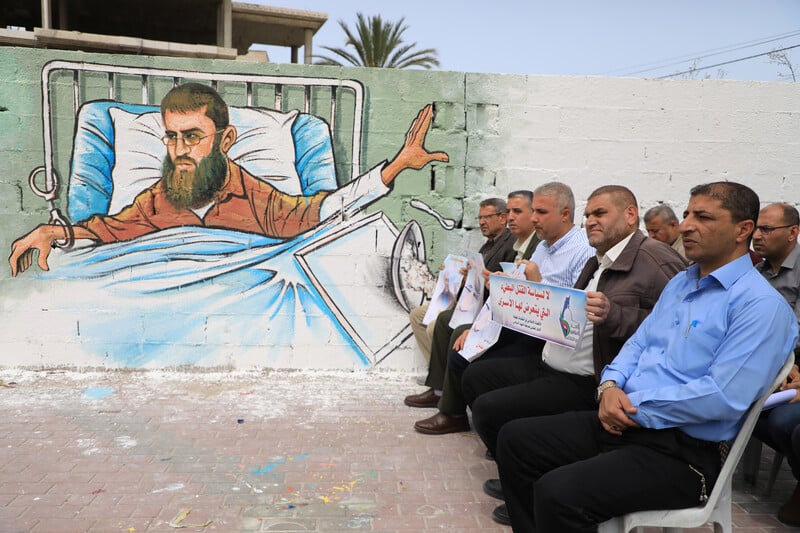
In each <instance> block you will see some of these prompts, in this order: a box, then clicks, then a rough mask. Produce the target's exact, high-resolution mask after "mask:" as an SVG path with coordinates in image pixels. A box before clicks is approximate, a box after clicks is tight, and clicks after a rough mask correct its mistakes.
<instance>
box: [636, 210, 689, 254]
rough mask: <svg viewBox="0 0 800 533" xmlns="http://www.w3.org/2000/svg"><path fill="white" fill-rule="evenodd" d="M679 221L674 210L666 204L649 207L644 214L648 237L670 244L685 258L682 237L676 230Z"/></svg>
mask: <svg viewBox="0 0 800 533" xmlns="http://www.w3.org/2000/svg"><path fill="white" fill-rule="evenodd" d="M679 223H680V222H679V221H678V217H677V216H676V215H675V211H673V210H672V208H671V207H670V206H668V205H657V206H655V207H651V208H650V209H648V210H647V212H646V213H645V214H644V226H645V228H647V234H648V235H649V236H650V238H651V239H655V240H657V241H661V242H663V243H666V244H668V245H669V246H672V249H673V250H675V251H676V252H678V253H679V254H681V257H684V258H685V257H686V254H685V251H684V249H683V239H681V232H680V231H678V224H679Z"/></svg>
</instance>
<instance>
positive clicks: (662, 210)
mask: <svg viewBox="0 0 800 533" xmlns="http://www.w3.org/2000/svg"><path fill="white" fill-rule="evenodd" d="M656 217H658V218H660V219H661V221H662V222H676V223H678V222H680V220H678V216H677V215H676V214H675V211H673V210H672V208H671V207H670V206H668V205H664V204H660V205H657V206H655V207H651V208H650V209H648V210H647V212H646V213H645V214H644V223H645V224H647V223H648V222H650V221H651V220H653V219H654V218H656Z"/></svg>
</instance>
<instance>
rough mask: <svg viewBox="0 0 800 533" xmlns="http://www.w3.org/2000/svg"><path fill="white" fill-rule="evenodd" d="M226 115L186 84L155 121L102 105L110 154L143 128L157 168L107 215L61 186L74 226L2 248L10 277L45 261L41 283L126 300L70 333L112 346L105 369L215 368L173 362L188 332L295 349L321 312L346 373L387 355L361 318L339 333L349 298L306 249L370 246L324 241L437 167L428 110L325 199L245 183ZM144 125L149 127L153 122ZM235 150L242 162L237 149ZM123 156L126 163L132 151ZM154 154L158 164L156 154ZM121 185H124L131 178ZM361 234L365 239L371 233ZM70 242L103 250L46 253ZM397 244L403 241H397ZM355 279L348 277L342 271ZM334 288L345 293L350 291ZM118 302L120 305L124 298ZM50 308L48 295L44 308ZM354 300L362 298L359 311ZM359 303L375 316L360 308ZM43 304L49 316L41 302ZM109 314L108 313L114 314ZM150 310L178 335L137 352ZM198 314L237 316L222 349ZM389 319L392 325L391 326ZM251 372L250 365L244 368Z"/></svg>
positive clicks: (195, 359)
mask: <svg viewBox="0 0 800 533" xmlns="http://www.w3.org/2000/svg"><path fill="white" fill-rule="evenodd" d="M114 105H116V104H114ZM230 110H231V114H232V115H233V113H237V112H238V113H241V112H242V111H241V109H238V110H237V109H235V108H230ZM228 111H229V109H228V107H227V106H226V105H225V103H224V101H223V100H222V99H221V97H220V96H219V95H218V94H217V93H216V91H214V90H213V89H211V88H210V87H208V86H205V85H200V84H186V85H182V86H178V87H176V88H174V89H173V90H172V91H170V92H169V93H168V95H167V96H165V97H164V100H163V101H162V105H161V112H160V113H157V112H153V111H150V112H149V113H142V114H139V115H137V114H135V113H127V112H125V111H123V110H121V109H118V108H113V107H112V108H110V109H109V108H107V109H104V113H105V114H106V115H108V114H109V113H110V115H111V118H112V119H113V120H114V126H115V128H116V130H117V131H116V136H117V139H115V141H114V142H113V145H114V146H115V147H117V146H119V145H121V144H122V142H121V139H120V136H121V135H122V131H123V130H122V128H121V125H122V124H123V122H125V121H133V122H136V121H142V120H145V119H147V120H149V121H150V123H149V124H148V125H146V126H142V124H139V125H138V126H139V127H140V128H141V127H144V128H145V129H149V130H152V131H151V134H152V135H151V137H152V136H153V135H158V136H159V137H160V139H159V141H160V142H161V143H163V145H165V146H166V152H167V157H166V158H164V160H163V163H162V169H161V176H160V177H158V176H157V177H155V178H152V177H151V181H150V182H149V183H148V182H147V181H144V180H142V181H141V182H139V183H138V190H137V191H136V192H138V194H131V195H130V197H129V198H132V200H130V199H128V200H127V201H125V203H122V204H121V205H120V203H121V200H120V199H119V198H114V197H110V195H109V194H106V195H105V196H109V197H108V198H104V199H103V200H102V201H101V202H100V204H98V203H97V202H96V201H94V200H92V201H90V202H89V204H91V205H86V202H87V201H86V200H85V198H84V197H83V196H82V195H80V196H79V195H78V193H79V192H80V191H81V190H82V189H86V190H94V189H97V188H99V186H98V185H97V184H95V183H90V184H89V185H87V184H86V183H84V182H81V181H80V180H75V178H74V177H73V178H71V179H72V181H71V183H70V197H69V202H70V211H69V212H70V218H72V219H73V220H78V221H79V222H77V223H76V224H74V225H72V226H64V225H59V224H43V225H40V226H38V227H37V228H35V229H34V230H33V231H31V232H30V233H28V234H27V235H25V236H23V237H21V238H20V239H18V240H17V241H15V242H14V243H13V245H12V252H11V255H10V257H9V263H10V265H11V271H12V274H13V275H14V276H16V275H17V274H19V273H21V272H23V271H25V270H26V269H28V268H29V267H30V266H31V264H32V263H33V260H34V257H35V252H36V251H38V253H39V258H38V264H39V266H40V268H41V269H42V270H44V271H49V269H50V264H49V263H48V259H50V263H52V262H53V257H55V261H56V265H55V268H54V269H53V270H52V271H51V272H44V273H42V274H40V275H39V276H40V277H41V278H43V279H54V280H64V279H69V280H70V281H73V280H83V281H85V282H86V283H87V286H91V287H92V288H98V286H99V287H100V288H101V289H105V288H107V287H113V288H114V289H115V290H114V291H112V292H114V293H117V294H127V296H129V298H127V299H126V300H125V301H124V302H123V301H119V300H118V301H115V302H114V303H112V304H111V305H112V306H113V309H114V312H113V313H91V314H89V315H88V316H85V317H84V319H83V322H82V323H81V328H82V331H83V334H84V336H86V328H92V329H93V330H94V333H95V335H96V336H97V337H98V338H101V342H100V344H102V343H103V342H105V341H106V340H108V341H109V342H113V343H114V344H115V345H117V347H116V348H115V350H114V354H115V355H114V357H115V358H116V361H114V363H116V364H122V365H124V366H142V365H148V364H195V363H201V364H202V363H207V364H219V363H220V362H221V361H220V360H219V356H218V355H209V354H211V352H213V351H214V350H213V349H211V348H210V349H209V350H206V352H205V355H204V351H203V350H198V349H196V347H192V348H191V349H186V350H184V351H183V352H181V350H176V344H175V343H176V342H179V339H183V338H186V337H188V338H191V337H192V335H193V333H192V332H193V331H195V332H202V336H203V342H207V343H210V344H213V343H215V342H216V343H217V344H224V343H225V342H235V343H236V344H238V345H240V346H241V345H242V344H243V345H245V346H259V345H264V344H267V345H278V346H284V347H285V346H295V345H296V344H297V341H298V339H309V338H315V337H319V332H321V331H330V327H326V326H323V325H321V324H320V323H319V321H320V320H321V319H324V318H325V316H326V315H327V318H329V319H335V320H338V322H339V323H340V324H339V326H338V328H334V329H335V330H338V333H339V335H340V337H341V338H339V339H338V340H337V338H336V334H333V333H327V335H328V337H329V338H328V339H327V340H326V339H323V341H325V342H328V343H329V344H330V343H333V344H343V345H348V344H349V345H350V348H351V349H352V351H353V353H355V354H356V360H357V361H358V366H364V365H369V364H375V363H377V362H379V360H380V359H381V358H383V357H385V356H386V355H387V354H388V352H390V351H391V349H393V348H394V347H396V346H397V343H398V342H399V340H397V339H395V342H394V343H393V344H392V342H387V339H386V338H385V337H386V331H385V329H386V328H385V327H384V328H382V327H380V322H378V323H376V324H371V323H369V317H367V318H366V319H363V318H362V319H359V320H361V322H364V323H359V324H355V325H353V324H350V322H352V321H351V319H350V316H351V315H355V314H357V313H356V312H355V311H356V310H355V309H348V305H349V301H352V300H353V298H352V297H350V296H347V297H342V296H341V294H339V295H337V291H338V292H339V293H341V292H342V291H344V290H345V289H342V288H341V287H337V284H338V283H340V282H339V281H337V280H335V279H332V278H333V275H332V274H331V272H332V271H336V270H340V268H341V266H342V262H341V260H340V261H339V262H338V263H337V262H333V263H332V262H331V261H330V260H329V259H328V258H325V257H317V258H314V257H313V255H312V254H313V251H314V250H316V249H318V246H317V245H316V244H315V243H317V242H323V240H324V239H326V238H327V237H326V232H327V233H328V234H329V235H332V239H331V240H330V244H326V245H327V246H328V247H329V248H332V254H331V255H333V256H336V255H337V254H339V255H341V254H342V253H343V252H344V253H347V252H346V249H347V246H353V245H354V242H353V241H354V240H355V241H356V242H355V246H356V247H358V246H359V245H360V244H363V242H364V241H366V240H369V241H375V239H376V236H375V235H372V236H371V237H369V236H368V235H367V234H368V232H363V233H364V234H365V235H364V236H363V237H359V236H357V235H347V237H348V238H350V237H353V238H352V239H349V241H350V242H347V243H341V242H339V243H337V240H338V241H342V239H339V238H338V237H339V233H341V231H343V230H341V228H340V226H341V224H337V221H339V220H347V219H348V218H349V217H351V216H353V215H355V214H356V213H358V212H359V211H360V210H362V209H363V208H364V207H365V206H366V205H368V204H369V203H371V202H373V201H375V200H376V199H378V198H380V197H382V196H384V195H386V194H388V193H389V191H390V187H391V184H392V182H393V181H394V179H395V178H396V177H397V175H398V174H399V173H400V172H402V171H403V170H405V169H421V168H423V167H424V166H426V165H427V164H428V163H431V162H434V161H441V162H446V161H448V156H447V154H445V153H443V152H428V151H427V150H426V149H425V148H424V141H425V136H426V134H427V131H428V128H429V126H430V123H431V120H432V107H431V106H430V105H428V106H426V107H425V108H423V109H422V110H421V111H420V113H419V115H418V116H417V117H416V119H415V120H414V121H413V123H412V125H411V127H410V128H409V130H408V133H407V135H406V139H405V143H404V145H403V147H402V148H401V149H400V151H399V152H398V153H397V155H396V156H395V158H394V159H393V160H391V161H390V162H388V163H384V164H382V165H378V166H377V167H375V168H374V169H373V170H371V171H370V172H368V173H367V174H365V175H363V176H361V177H359V178H356V179H355V180H353V181H351V182H350V183H348V184H346V185H344V186H342V187H341V188H339V189H335V185H334V186H331V184H330V182H329V183H328V184H327V185H321V184H314V183H310V184H309V183H308V181H309V179H305V182H304V183H303V184H301V185H297V186H295V185H293V184H292V183H273V184H270V183H268V182H267V181H265V180H262V179H259V178H260V177H261V176H258V177H255V176H253V175H252V173H251V172H249V171H248V170H245V169H244V168H242V167H243V166H240V165H239V164H237V163H236V162H234V161H233V159H234V157H233V152H235V151H236V150H237V149H238V153H237V156H238V157H237V158H236V160H237V161H239V162H243V161H246V160H247V155H248V154H247V153H243V148H242V145H245V146H246V139H245V140H244V141H245V142H241V140H240V142H239V143H236V141H237V134H238V135H239V136H240V138H241V137H243V136H244V135H249V133H245V134H244V135H243V134H241V133H238V132H237V128H236V127H234V126H233V125H232V124H229V116H228V115H229V114H228ZM250 111H251V112H253V110H250ZM259 111H261V110H256V111H254V112H259ZM158 118H161V119H162V120H163V125H162V124H161V122H160V121H158V120H157V119H158ZM231 118H233V117H231ZM291 119H292V120H294V119H295V115H291ZM279 120H284V119H279ZM298 120H299V119H298ZM231 123H233V120H231ZM79 129H80V127H79ZM88 129H89V130H92V129H94V126H90V127H89V128H88ZM159 129H160V131H158V130H159ZM162 135H163V137H161V136H162ZM77 142H78V141H77V140H76V143H77ZM328 142H329V140H328ZM76 149H77V146H76ZM244 150H245V152H246V148H245V149H244ZM131 151H132V152H134V153H135V152H137V151H142V148H141V147H139V148H138V149H137V148H134V149H132V150H131ZM150 151H152V150H149V151H147V152H150ZM160 153H162V154H163V150H162V151H161V152H160ZM138 155H142V154H138ZM144 155H147V156H149V157H153V156H155V154H151V153H147V154H144ZM116 157H117V160H116V162H115V163H114V170H115V172H116V171H119V168H118V167H123V166H125V161H123V160H122V159H124V158H125V157H127V156H126V155H125V154H116ZM292 163H294V161H292ZM137 165H139V163H135V164H128V166H129V170H130V171H132V172H133V173H134V174H135V173H136V172H135V171H136V167H137ZM87 166H88V167H94V166H96V164H95V163H90V164H88V165H87ZM256 167H257V165H256ZM73 174H75V172H74V169H73ZM150 174H152V171H150ZM84 181H85V180H84ZM153 181H155V183H153ZM117 183H118V182H117V180H116V178H114V187H117V188H119V189H122V188H123V187H122V186H119V185H117ZM143 183H144V185H142V184H143ZM125 187H127V188H128V189H131V188H135V187H137V183H136V180H134V183H129V184H128V185H126V186H125ZM115 204H116V205H115ZM97 205H100V207H97ZM103 208H105V209H106V210H107V211H106V212H108V213H114V214H95V213H97V212H98V209H99V210H100V212H101V213H102V212H103V211H102V209H103ZM376 215H378V214H376ZM380 215H381V216H382V214H380ZM383 220H384V221H385V217H384V218H383ZM347 231H350V230H349V229H348V230H347ZM370 231H373V233H374V231H375V230H374V229H373V230H370ZM378 231H381V230H380V229H379V230H378ZM392 231H393V232H395V235H396V230H395V229H394V227H392V228H391V229H390V231H389V233H390V235H389V236H391V232H392ZM70 232H72V233H73V235H70ZM354 233H355V232H354ZM384 233H386V232H384ZM384 237H386V235H384ZM417 237H421V236H420V235H418V236H417ZM65 238H66V239H65ZM73 238H74V239H75V240H77V241H80V240H83V239H89V240H90V241H91V242H94V243H105V244H106V246H91V247H89V248H79V249H77V250H72V251H70V252H67V253H58V254H55V255H54V256H51V251H52V250H53V248H54V244H55V243H57V242H59V241H61V242H63V241H64V240H73ZM402 238H403V235H401V236H400V238H399V239H398V240H401V239H402ZM358 239H360V241H358ZM384 240H385V239H384ZM309 242H311V243H314V244H309ZM325 242H328V241H325ZM307 250H312V251H311V252H309V253H307V254H305V252H306V251H307ZM389 253H390V254H391V253H392V252H391V251H390V252H389ZM304 254H305V255H304ZM374 255H380V254H374ZM298 258H299V259H300V260H302V262H303V265H302V268H300V267H298V264H297V263H298V261H299V260H298ZM345 262H346V260H345ZM167 263H169V266H168V267H167V266H166V264H167ZM358 268H360V266H356V267H355V270H356V271H357V270H358ZM381 268H382V267H381ZM375 269H378V268H377V266H376V268H375ZM351 274H352V272H351ZM309 277H311V278H313V279H312V280H311V283H310V284H313V285H314V286H315V287H316V288H317V289H318V292H320V293H323V296H322V300H324V301H321V299H320V297H319V296H318V295H316V294H312V293H313V290H312V289H310V288H309V279H308V278H309ZM207 282H212V283H207ZM69 290H70V291H71V292H72V294H64V295H62V296H61V297H62V298H64V300H65V301H66V300H68V299H74V298H75V294H74V293H75V288H74V286H72V287H70V289H69ZM348 290H350V291H351V292H352V290H353V288H352V287H351V288H350V289H348ZM355 290H358V289H355ZM176 291H181V292H180V298H175V297H174V296H175V294H176ZM131 295H133V296H134V298H130V296H131ZM170 295H171V297H170ZM52 297H55V296H51V297H49V298H52ZM109 297H110V296H109V294H108V291H105V292H104V293H103V294H102V298H103V299H105V298H109ZM362 298H363V297H362ZM365 301H367V300H363V299H362V303H363V302H365ZM70 302H71V300H70ZM371 304H372V305H373V306H374V305H375V302H374V300H373V302H371ZM48 305H51V304H50V302H49V301H48ZM395 305H396V304H395ZM197 308H201V309H204V310H205V311H204V312H205V313H206V314H205V315H204V314H203V313H202V312H201V313H198V312H195V311H194V309H197ZM117 309H121V311H120V312H119V313H118V312H117ZM154 309H159V310H162V311H163V314H164V315H172V316H175V315H179V316H181V318H182V323H181V327H180V331H177V330H176V331H173V332H171V333H164V334H163V335H162V337H161V338H157V339H153V338H151V339H150V340H151V341H152V342H150V343H149V344H148V347H147V348H145V347H144V346H143V343H142V341H141V335H142V334H141V331H142V329H145V330H148V334H149V335H156V336H158V335H159V333H155V334H154V333H152V331H154V330H156V331H157V330H158V329H159V328H158V327H156V328H154V327H152V326H150V327H148V325H147V324H146V323H145V324H137V325H136V326H135V327H134V326H133V325H131V323H132V322H137V321H138V320H145V322H146V321H147V320H148V318H147V317H150V320H153V321H157V320H158V313H155V314H154V313H153V310H154ZM187 309H191V311H187ZM331 309H333V310H331ZM212 314H214V315H217V316H230V315H233V316H235V317H239V319H238V320H234V321H230V320H226V325H225V332H224V334H221V335H220V336H221V337H224V339H223V340H218V339H217V340H214V339H211V340H209V338H210V337H213V336H214V335H213V333H209V330H211V329H213V328H211V327H210V325H209V320H210V319H209V316H212ZM107 315H109V316H107ZM334 315H335V316H334ZM142 317H144V318H142ZM241 317H245V319H244V320H242V319H241ZM132 319H133V320H132ZM264 319H266V322H264ZM402 319H403V320H404V321H405V316H404V315H403V316H402ZM365 320H366V322H365ZM169 321H170V320H169V319H167V322H169ZM162 323H163V317H162ZM342 330H343V331H342ZM110 332H113V334H112V333H110ZM395 333H396V332H394V333H391V335H394V334H395ZM90 335H91V333H90ZM198 335H199V333H198ZM111 337H113V339H112V338H111ZM126 345H128V346H130V350H128V351H127V352H126V351H125V350H124V349H123V350H120V349H119V346H123V347H124V346H126ZM100 351H102V349H101V350H100ZM276 352H277V351H276ZM106 357H108V355H107V352H106ZM223 362H225V363H230V361H228V360H225V361H223ZM264 362H265V361H263V360H257V361H254V363H256V364H264ZM272 362H273V363H276V361H272ZM267 363H269V361H267ZM295 363H296V362H295ZM300 364H302V362H301V363H300ZM331 364H334V365H335V364H336V363H333V362H332V363H331Z"/></svg>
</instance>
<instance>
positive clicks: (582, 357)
mask: <svg viewBox="0 0 800 533" xmlns="http://www.w3.org/2000/svg"><path fill="white" fill-rule="evenodd" d="M631 237H633V233H631V234H630V235H628V236H627V237H625V238H624V239H622V240H621V241H619V242H618V243H617V244H615V245H614V246H613V247H612V248H611V249H610V250H609V251H607V252H606V253H605V254H604V255H599V254H598V255H597V261H598V263H599V266H598V268H597V270H595V272H594V275H593V276H592V279H590V280H589V284H588V285H587V286H586V289H584V290H586V291H596V290H597V284H598V282H599V281H600V275H601V274H602V273H603V271H604V270H605V269H606V268H608V267H610V266H611V265H612V264H613V263H614V261H616V259H617V257H619V254H621V253H622V250H624V249H625V247H626V246H627V245H628V242H629V241H630V240H631ZM593 335H594V323H593V322H591V321H590V320H587V321H586V326H585V327H584V328H583V335H581V339H580V341H579V342H578V346H577V348H575V349H574V350H572V349H570V348H567V347H566V346H562V345H560V344H555V343H552V342H546V343H545V345H544V348H543V349H542V361H544V362H545V364H546V365H547V366H549V367H550V368H552V369H553V370H558V371H561V372H567V373H570V374H576V375H578V376H591V375H594V355H593V349H592V341H593Z"/></svg>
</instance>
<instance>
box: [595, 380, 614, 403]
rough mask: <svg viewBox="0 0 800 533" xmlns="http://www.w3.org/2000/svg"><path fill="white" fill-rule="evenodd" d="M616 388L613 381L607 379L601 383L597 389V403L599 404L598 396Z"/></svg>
mask: <svg viewBox="0 0 800 533" xmlns="http://www.w3.org/2000/svg"><path fill="white" fill-rule="evenodd" d="M616 386H617V382H616V381H614V380H613V379H607V380H605V381H604V382H602V383H601V384H600V386H599V387H597V401H598V402H600V396H602V395H603V392H605V391H606V390H608V389H611V388H614V387H616Z"/></svg>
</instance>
